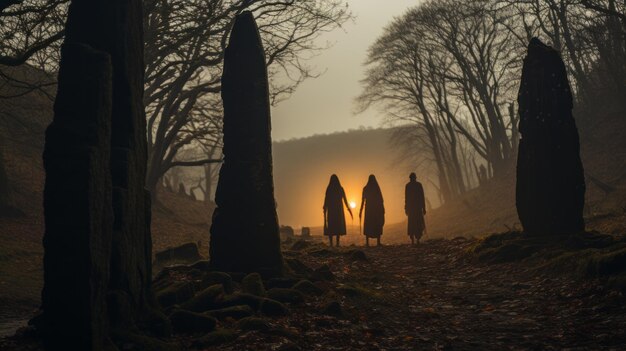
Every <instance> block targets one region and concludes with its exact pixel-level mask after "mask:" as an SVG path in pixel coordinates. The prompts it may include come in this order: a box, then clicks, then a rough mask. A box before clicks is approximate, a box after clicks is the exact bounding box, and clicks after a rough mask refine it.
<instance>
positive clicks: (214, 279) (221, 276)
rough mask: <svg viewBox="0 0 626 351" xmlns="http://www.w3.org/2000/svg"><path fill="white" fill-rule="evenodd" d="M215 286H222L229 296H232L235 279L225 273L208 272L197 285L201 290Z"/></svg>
mask: <svg viewBox="0 0 626 351" xmlns="http://www.w3.org/2000/svg"><path fill="white" fill-rule="evenodd" d="M215 284H222V286H224V291H225V292H226V293H227V294H232V293H233V291H234V286H233V278H232V277H231V276H230V274H228V273H224V272H208V273H206V274H204V276H203V277H202V280H201V281H200V282H197V283H196V286H199V287H200V288H201V289H206V288H207V287H209V286H211V285H215Z"/></svg>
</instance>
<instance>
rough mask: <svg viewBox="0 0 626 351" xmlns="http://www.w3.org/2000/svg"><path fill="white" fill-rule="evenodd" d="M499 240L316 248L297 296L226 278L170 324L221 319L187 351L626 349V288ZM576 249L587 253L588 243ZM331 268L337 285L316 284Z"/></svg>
mask: <svg viewBox="0 0 626 351" xmlns="http://www.w3.org/2000/svg"><path fill="white" fill-rule="evenodd" d="M590 239H593V240H591V242H592V244H593V245H595V246H598V247H600V248H602V247H605V246H606V245H607V244H606V243H605V242H604V241H603V240H600V239H601V238H600V237H598V238H596V237H590ZM596 239H597V240H596ZM491 240H492V241H478V240H474V239H471V240H467V239H461V238H459V239H454V240H430V241H426V242H425V243H422V244H420V245H418V246H410V245H398V246H383V247H372V248H367V249H363V252H364V253H365V254H366V255H367V258H368V260H367V261H360V260H359V261H354V260H352V259H351V258H350V255H349V254H346V252H349V251H350V250H353V249H351V248H338V249H337V248H333V249H328V251H329V255H328V256H327V257H320V256H312V255H309V254H308V252H309V251H313V252H315V250H319V249H320V248H319V247H316V246H317V245H319V244H315V243H312V244H311V246H312V247H309V248H308V249H306V250H303V251H301V252H300V255H299V256H298V260H297V262H298V265H302V266H304V267H306V268H307V269H304V270H303V271H304V272H305V273H306V274H296V273H291V274H294V277H295V276H297V278H291V277H287V278H289V279H294V281H296V280H297V283H295V284H293V287H292V288H283V287H281V288H277V287H273V288H270V289H269V290H267V291H266V296H265V297H259V296H255V295H252V294H248V293H243V292H241V291H242V288H243V286H242V285H243V284H241V283H237V281H244V280H246V279H244V277H242V276H240V277H239V278H236V279H230V280H229V279H225V281H230V282H231V284H232V286H233V291H234V293H231V294H227V293H225V292H224V288H223V286H222V285H221V284H220V283H218V282H216V281H213V282H216V284H214V285H212V286H210V287H208V288H206V289H205V290H202V291H199V292H196V294H195V296H194V297H193V298H191V299H189V300H188V301H186V302H184V303H182V304H181V305H178V306H180V307H177V306H176V305H175V306H174V307H172V308H171V309H170V311H169V312H170V319H172V322H173V324H174V325H175V327H176V328H177V329H178V330H185V329H186V328H184V327H182V328H181V326H180V325H181V322H177V321H176V319H177V318H178V315H177V314H180V313H182V312H180V311H179V310H180V309H188V308H186V307H187V306H194V307H196V308H195V311H192V312H195V313H191V312H184V313H186V315H185V316H190V318H191V317H194V318H195V317H198V318H202V319H203V320H204V318H207V319H211V320H215V319H213V318H216V319H217V320H218V321H217V322H216V325H215V328H216V329H215V330H213V331H209V332H208V333H206V332H195V333H194V332H192V333H190V332H185V333H178V334H176V335H175V337H174V340H176V341H177V342H178V343H179V344H180V345H181V347H182V349H185V350H194V349H207V348H208V349H213V348H215V347H219V349H220V350H233V351H234V350H268V351H269V350H298V349H300V350H379V349H386V350H421V349H476V350H501V349H510V348H515V349H563V348H574V349H576V348H582V349H611V348H612V349H619V348H621V346H622V345H623V344H624V343H625V342H626V335H625V334H624V332H623V330H626V298H624V296H623V294H622V292H620V290H618V289H613V288H611V287H610V286H609V285H607V281H606V280H605V281H600V280H598V279H584V280H581V279H577V278H574V277H573V276H571V275H567V274H564V272H547V271H545V270H541V271H539V270H537V269H536V267H537V266H536V265H534V264H530V263H529V262H528V261H521V262H520V261H513V262H510V261H509V262H504V263H489V264H488V263H486V262H483V261H481V260H479V259H478V257H479V255H477V254H475V253H474V252H475V250H476V248H477V247H482V248H488V249H493V248H497V247H503V246H506V245H508V242H507V240H518V238H517V236H516V235H515V234H510V235H508V236H500V237H493V239H491ZM494 241H498V242H494ZM503 243H504V244H503ZM568 245H571V247H579V246H580V244H579V243H578V242H577V241H576V242H572V243H570V244H568ZM585 245H589V244H585ZM562 246H563V247H565V246H564V245H562ZM309 249H310V250H309ZM193 270H194V269H183V268H182V267H178V268H177V269H168V275H167V276H165V275H163V276H161V275H159V277H160V278H159V279H165V280H167V281H168V284H164V283H163V282H161V284H163V285H164V286H165V289H167V287H171V286H175V285H177V284H179V283H178V282H189V281H191V282H193V283H194V284H195V283H196V282H197V281H203V280H206V279H207V277H208V276H211V275H213V276H216V275H215V273H212V272H205V273H204V276H202V277H196V276H195V273H194V274H192V273H191V272H192V271H193ZM307 272H308V273H307ZM320 272H327V273H328V276H330V275H332V277H333V280H316V279H318V278H319V275H320ZM540 272H542V273H540ZM553 273H556V274H553ZM566 273H567V272H566ZM219 276H221V277H222V278H224V277H225V276H229V277H230V276H231V275H229V274H226V273H222V274H219ZM235 276H236V275H235V274H233V275H232V277H233V278H235ZM287 282H288V280H286V279H285V280H282V279H281V280H274V281H273V283H272V284H273V285H277V286H278V285H282V286H286V285H287ZM292 282H293V281H292ZM262 283H264V285H265V286H268V285H269V281H265V282H263V281H262ZM304 287H306V288H304ZM313 288H317V289H319V290H316V289H313ZM308 289H311V290H312V291H316V292H319V294H318V293H307V292H306V291H308ZM284 290H287V291H295V292H297V293H299V294H301V296H303V298H304V303H301V302H300V303H292V302H279V301H276V300H274V299H272V298H269V297H272V296H273V297H274V298H276V296H277V295H275V294H276V291H281V292H282V291H284ZM192 302H193V303H192ZM183 306H184V307H185V308H183ZM205 307H211V308H205ZM200 316H202V317H200ZM180 319H183V318H180ZM183 320H184V319H183ZM203 325H205V326H207V324H203ZM187 330H188V329H187ZM209 330H212V329H209ZM10 342H14V343H15V340H13V341H12V340H6V339H5V340H4V341H2V342H1V343H0V347H2V349H3V350H4V349H5V348H6V349H7V350H13V349H15V348H10V347H9V346H11V344H10ZM32 349H33V350H37V348H32Z"/></svg>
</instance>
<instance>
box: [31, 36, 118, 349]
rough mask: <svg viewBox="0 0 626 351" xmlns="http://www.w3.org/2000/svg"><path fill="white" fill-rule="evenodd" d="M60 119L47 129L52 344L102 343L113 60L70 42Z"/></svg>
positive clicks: (47, 289) (48, 338) (57, 107)
mask: <svg viewBox="0 0 626 351" xmlns="http://www.w3.org/2000/svg"><path fill="white" fill-rule="evenodd" d="M58 86H59V88H58V93H57V96H56V101H55V104H54V120H53V122H52V124H50V126H49V127H48V129H47V130H46V145H45V151H44V155H43V158H44V167H45V170H46V181H45V188H44V216H45V223H46V231H45V234H44V239H43V242H44V249H45V255H44V289H43V292H42V307H43V310H44V311H45V313H44V323H45V328H44V335H45V338H44V340H45V344H46V348H47V349H50V350H62V349H66V350H99V349H100V348H101V347H102V345H103V344H104V341H105V339H106V338H107V336H108V330H107V318H106V316H107V314H106V304H105V297H106V292H107V286H108V281H109V265H110V251H111V229H112V226H111V225H112V222H113V216H112V207H111V172H110V167H109V164H110V160H111V157H110V144H111V61H110V57H109V55H108V54H107V53H105V52H102V51H97V50H94V49H92V48H90V47H88V46H86V45H82V44H75V43H66V44H64V45H63V47H62V51H61V63H60V71H59V84H58Z"/></svg>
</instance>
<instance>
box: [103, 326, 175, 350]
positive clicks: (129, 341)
mask: <svg viewBox="0 0 626 351" xmlns="http://www.w3.org/2000/svg"><path fill="white" fill-rule="evenodd" d="M111 339H112V340H113V343H114V344H115V345H116V346H117V347H118V349H119V350H124V351H127V350H128V351H180V350H182V348H181V347H179V346H178V345H175V344H172V343H167V342H164V341H161V340H159V339H156V338H152V337H149V336H146V335H141V334H135V333H131V332H128V331H125V330H124V331H120V330H113V331H111Z"/></svg>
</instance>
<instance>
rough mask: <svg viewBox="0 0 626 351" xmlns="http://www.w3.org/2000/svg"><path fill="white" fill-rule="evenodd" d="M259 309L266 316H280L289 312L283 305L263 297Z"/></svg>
mask: <svg viewBox="0 0 626 351" xmlns="http://www.w3.org/2000/svg"><path fill="white" fill-rule="evenodd" d="M259 310H260V311H261V313H262V314H263V315H265V316H268V317H280V316H286V315H288V314H289V309H287V307H286V306H285V305H283V304H282V303H280V302H278V301H276V300H272V299H263V300H262V302H261V306H260V307H259Z"/></svg>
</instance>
